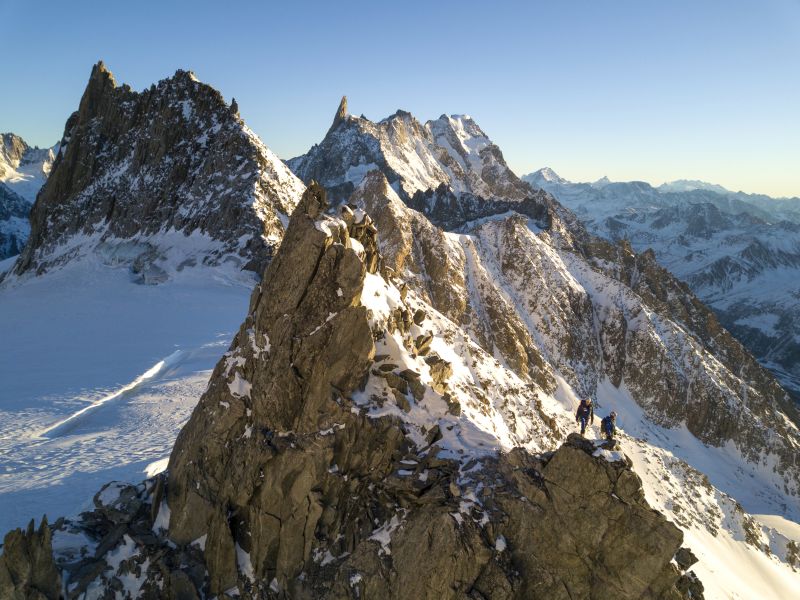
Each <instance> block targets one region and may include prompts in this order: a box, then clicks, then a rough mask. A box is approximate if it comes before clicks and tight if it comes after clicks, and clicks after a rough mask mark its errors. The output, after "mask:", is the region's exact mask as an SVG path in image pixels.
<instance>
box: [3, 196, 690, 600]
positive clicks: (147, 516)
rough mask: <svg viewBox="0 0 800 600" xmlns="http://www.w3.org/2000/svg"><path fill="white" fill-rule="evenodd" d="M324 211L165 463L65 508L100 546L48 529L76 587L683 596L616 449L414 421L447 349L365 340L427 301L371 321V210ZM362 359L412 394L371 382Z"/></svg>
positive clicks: (299, 235) (276, 268) (417, 322)
mask: <svg viewBox="0 0 800 600" xmlns="http://www.w3.org/2000/svg"><path fill="white" fill-rule="evenodd" d="M327 208H328V206H327V201H326V198H325V193H324V191H323V190H322V189H321V188H320V187H319V186H317V185H316V184H312V185H310V186H309V188H308V190H307V191H306V193H305V194H304V196H303V198H302V200H301V202H300V203H299V205H298V207H297V209H296V210H295V212H294V214H293V216H292V219H291V221H290V223H289V226H288V228H287V231H286V235H285V238H284V241H283V244H282V246H281V249H280V251H279V252H278V254H277V255H276V257H275V258H274V260H273V261H272V262H271V264H270V265H269V267H268V269H267V271H266V273H265V275H264V278H263V280H262V283H261V284H260V285H259V286H258V288H257V289H256V290H255V292H254V293H253V297H252V301H251V305H250V310H249V314H248V316H247V319H246V320H245V322H244V323H243V325H242V327H241V329H240V330H239V333H238V334H237V336H236V338H235V339H234V342H233V343H232V345H231V348H230V350H229V351H228V353H226V355H225V356H224V357H223V358H222V360H221V361H220V362H219V364H218V365H217V367H216V368H215V370H214V373H213V375H212V378H211V382H210V384H209V387H208V390H207V392H206V393H205V394H204V395H203V397H202V398H201V400H200V402H199V403H198V405H197V407H196V409H195V410H194V412H193V414H192V417H191V419H190V421H189V422H188V424H187V425H186V426H185V427H184V429H183V430H182V432H181V434H180V435H179V438H178V441H177V442H176V445H175V448H174V450H173V452H172V455H171V457H170V462H169V468H168V475H166V476H159V477H157V478H156V479H154V480H150V481H148V482H145V483H144V484H142V485H140V486H130V485H124V484H114V485H111V486H107V487H106V488H104V489H103V490H101V492H100V493H98V495H97V496H96V497H95V502H94V504H95V509H94V510H92V511H90V512H87V513H84V514H83V515H82V516H81V518H80V519H79V520H77V521H74V522H61V523H59V525H58V527H57V534H56V535H60V536H63V535H65V534H69V535H70V536H72V538H71V539H74V538H75V537H76V536H79V535H80V536H85V537H86V538H88V539H89V540H90V541H91V545H92V546H93V547H94V548H95V551H94V553H93V555H90V554H89V553H88V552H87V551H85V550H84V551H81V549H80V547H76V548H73V549H72V550H71V551H69V552H67V551H66V550H64V548H65V546H66V545H65V544H64V543H60V544H59V548H60V550H59V552H57V559H58V564H59V568H60V569H63V571H64V577H65V580H66V588H67V589H68V590H70V592H69V597H71V598H72V597H79V596H80V595H81V594H82V593H83V592H84V591H86V590H88V589H92V590H94V592H100V593H108V592H109V591H110V590H119V591H121V592H122V593H123V594H125V593H130V594H131V595H132V596H138V597H143V598H155V597H159V598H199V597H209V596H214V595H216V596H218V597H224V596H225V595H227V596H231V595H239V596H240V597H243V598H272V597H274V598H279V597H286V598H398V599H400V598H431V599H433V598H436V599H439V598H464V597H469V598H496V599H505V598H508V599H510V598H543V599H544V598H547V599H552V598H564V599H565V600H566V599H568V598H576V597H592V598H593V597H606V596H613V597H615V598H672V599H678V598H682V597H687V596H686V595H685V594H682V593H681V592H680V591H679V588H680V586H682V585H683V587H684V588H686V589H688V587H687V586H686V585H684V584H685V583H686V577H685V576H682V574H681V571H679V569H678V568H677V567H675V566H674V565H673V564H672V558H673V556H674V555H675V553H676V552H677V551H678V550H679V549H680V547H681V541H682V534H681V532H680V531H679V530H678V529H677V528H676V527H675V526H674V525H672V524H671V523H669V522H668V521H667V520H666V519H665V518H664V517H663V516H662V515H661V514H659V513H657V512H655V511H653V510H651V509H650V508H649V507H648V506H647V504H646V502H645V501H644V495H643V492H642V489H641V482H640V480H639V479H638V477H637V476H636V475H635V474H634V473H633V472H632V471H631V468H630V463H629V462H628V461H627V459H625V457H624V456H623V455H622V454H621V453H619V452H616V451H615V450H614V449H613V448H611V449H603V448H598V447H597V446H596V445H595V444H594V443H593V442H590V441H587V440H585V439H583V438H582V437H580V436H576V435H572V436H570V437H569V438H568V439H567V441H566V443H565V444H564V445H562V446H561V447H560V448H559V449H558V450H556V451H555V452H546V453H544V454H538V455H534V454H531V453H529V452H528V451H526V450H523V449H522V448H517V449H514V450H512V451H510V452H501V451H500V445H499V443H497V441H495V446H494V447H491V446H490V447H486V448H484V449H482V450H480V451H477V450H476V451H472V452H463V450H462V451H461V453H459V452H456V451H454V449H453V447H452V446H450V445H449V444H451V443H452V442H451V440H452V438H451V437H450V431H445V430H446V429H447V430H452V429H453V428H454V426H455V425H459V427H460V428H461V429H462V430H464V431H466V427H467V426H469V425H470V424H471V423H472V421H471V419H472V418H473V417H472V416H470V414H467V415H462V416H457V415H455V416H454V415H452V414H451V416H450V417H448V418H449V419H450V420H449V421H448V420H440V421H439V423H441V425H442V428H441V429H440V427H439V425H436V426H434V427H431V428H423V429H420V427H419V426H418V425H414V418H415V417H414V414H416V413H415V412H413V411H419V410H422V409H423V408H424V406H428V407H429V408H430V407H431V406H435V405H436V402H437V401H436V400H435V397H433V396H431V395H430V394H432V393H433V392H431V391H430V390H428V389H427V386H428V384H427V383H426V381H427V375H425V377H423V374H427V373H428V370H429V372H430V376H431V383H430V385H431V386H432V387H435V388H437V389H438V391H436V390H434V391H435V392H436V394H442V393H444V394H447V393H448V392H453V393H456V391H457V390H456V388H455V387H453V388H451V387H450V386H451V385H454V384H453V383H452V382H451V379H452V378H453V371H452V365H451V364H450V363H449V362H448V361H447V360H445V359H443V358H442V357H441V356H440V355H438V354H437V353H435V352H433V351H430V349H429V348H428V346H426V342H424V341H420V342H419V343H415V344H414V345H413V347H411V348H407V349H405V350H402V351H401V352H408V353H410V354H408V355H409V356H414V355H417V354H420V355H422V357H423V359H421V360H422V362H421V363H419V364H423V363H424V364H425V371H424V372H423V373H420V372H416V371H415V370H414V369H416V368H418V367H416V366H415V365H416V364H418V363H415V362H413V361H410V360H409V361H406V364H408V365H410V367H409V368H407V369H405V370H400V368H399V367H398V366H397V365H389V364H388V363H387V356H381V357H378V356H376V355H375V353H376V348H377V347H380V348H382V349H383V348H386V347H388V346H387V344H390V342H388V341H387V340H389V339H390V338H391V339H394V340H399V339H400V338H399V337H396V336H397V335H400V334H402V335H404V336H411V338H413V333H414V329H413V328H414V327H421V326H423V325H425V324H426V323H427V322H428V321H429V320H430V319H432V318H433V316H432V315H430V314H428V313H426V312H425V311H424V310H419V309H418V310H415V311H411V310H406V309H404V308H401V307H398V308H397V309H396V310H395V311H394V312H392V314H393V315H394V314H395V313H397V312H398V311H399V313H398V314H399V316H398V317H397V318H395V317H392V318H391V319H390V323H389V322H387V323H386V324H385V325H384V324H383V322H382V321H376V320H375V318H374V311H375V310H377V306H378V305H379V304H380V302H382V300H381V299H380V298H378V299H377V300H376V299H375V295H378V296H379V295H380V294H382V293H384V292H381V291H380V290H381V289H385V290H387V291H386V292H385V293H387V294H390V295H392V294H397V295H396V296H393V297H396V298H400V302H401V306H408V305H407V304H405V302H406V301H405V300H403V299H402V295H401V293H400V292H397V290H396V288H394V284H392V283H391V282H390V281H386V280H385V279H383V278H382V277H381V276H380V275H378V272H379V271H380V269H379V268H376V269H375V270H372V269H369V268H368V266H369V265H370V264H375V265H376V266H377V267H379V266H380V264H381V261H380V260H377V261H375V260H373V259H371V258H370V256H371V255H370V250H369V248H370V247H371V243H370V240H373V239H374V238H373V234H372V233H371V232H372V229H370V228H369V227H368V225H369V222H368V221H367V220H366V219H365V218H363V217H361V215H354V218H353V219H352V223H349V222H348V221H350V220H351V219H349V218H346V219H342V218H336V217H331V216H328V215H327V214H326V210H327ZM375 245H376V246H377V245H378V244H377V241H376V244H375ZM371 271H373V272H371ZM386 276H388V277H389V279H391V275H390V274H387V275H386ZM371 278H378V279H379V280H380V281H382V282H383V283H382V284H381V283H380V282H379V281H376V280H375V279H371ZM368 286H369V287H368ZM381 286H384V288H382V287H381ZM391 290H394V291H391ZM376 302H377V303H378V304H374V303H376ZM371 306H374V307H373V308H370V307H371ZM404 311H405V312H408V316H407V318H406V316H405V312H404ZM400 313H402V314H400ZM437 318H438V317H437ZM384 326H385V327H389V329H384V328H383V327H384ZM397 332H399V333H397ZM391 343H393V342H391ZM429 343H430V342H427V344H429ZM402 356H404V355H403V354H398V355H397V356H396V357H395V360H398V359H400V358H402ZM476 359H477V357H475V359H473V364H474V365H477V364H478V363H477V362H476ZM376 365H377V369H376V368H375V366H376ZM373 370H376V371H379V372H380V373H381V374H380V375H377V376H378V377H379V378H386V381H389V380H390V379H391V381H392V382H394V383H393V384H391V385H394V386H396V387H395V389H397V391H398V393H399V394H401V395H404V397H405V401H406V403H407V404H408V407H407V408H406V409H401V410H407V411H412V406H413V411H412V412H408V413H401V414H406V416H405V417H398V416H397V413H393V412H391V411H389V412H387V411H386V410H385V409H386V408H387V406H388V404H389V403H391V402H394V401H392V400H382V399H379V398H377V397H369V396H367V397H365V396H364V393H363V391H362V388H364V386H365V385H366V384H365V382H366V381H367V378H368V377H372V376H375V375H373V374H371V371H373ZM486 385H487V386H488V383H487V384H486ZM418 388H419V389H418ZM370 389H371V388H370ZM403 390H405V391H403ZM458 393H460V392H458ZM396 404H397V406H400V402H399V401H398V402H397V403H396ZM484 439H485V440H487V441H488V440H489V439H490V438H484ZM482 444H483V443H482ZM476 448H477V447H476ZM65 539H66V538H65ZM89 545H90V544H88V543H87V544H86V545H85V547H89ZM78 546H80V545H78ZM554 549H558V551H554ZM50 575H52V573H50ZM47 581H48V582H50V583H53V582H54V581H56V580H55V579H53V577H52V576H50V577H49V579H48V580H47ZM14 585H18V584H17V580H15V583H14ZM14 589H15V590H16V589H17V588H14ZM23 597H24V596H23Z"/></svg>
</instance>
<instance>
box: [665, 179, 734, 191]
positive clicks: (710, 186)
mask: <svg viewBox="0 0 800 600" xmlns="http://www.w3.org/2000/svg"><path fill="white" fill-rule="evenodd" d="M657 189H658V190H659V191H660V192H678V193H680V192H691V191H692V190H705V191H708V192H717V193H719V194H730V193H731V191H730V190H728V189H726V188H724V187H722V186H721V185H717V184H715V183H708V182H706V181H699V180H697V179H676V180H675V181H668V182H666V183H662V184H661V185H660V186H658V188H657Z"/></svg>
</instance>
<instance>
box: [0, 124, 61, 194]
mask: <svg viewBox="0 0 800 600" xmlns="http://www.w3.org/2000/svg"><path fill="white" fill-rule="evenodd" d="M57 153H58V144H55V145H54V146H52V147H50V148H39V147H38V146H33V147H32V146H30V145H28V143H27V142H25V140H23V139H22V138H21V137H20V136H18V135H16V134H14V133H2V134H0V182H2V183H5V184H6V185H7V186H8V187H9V188H10V189H12V190H13V191H14V192H15V193H17V194H19V195H20V196H22V197H23V198H25V200H27V201H28V202H29V203H33V201H34V200H35V199H36V194H37V193H38V192H39V189H40V188H41V187H42V184H44V181H45V180H46V179H47V176H48V175H49V174H50V169H51V167H52V166H53V161H54V160H55V157H56V154H57Z"/></svg>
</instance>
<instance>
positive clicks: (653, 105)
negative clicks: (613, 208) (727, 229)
mask: <svg viewBox="0 0 800 600" xmlns="http://www.w3.org/2000/svg"><path fill="white" fill-rule="evenodd" d="M311 5H314V6H311ZM0 9H2V14H3V15H4V21H5V22H6V23H7V24H8V34H7V36H6V37H7V47H10V48H19V49H20V52H19V53H18V56H16V57H15V60H14V61H9V62H8V63H7V64H6V69H5V70H6V74H5V75H4V77H3V84H4V86H5V89H6V90H9V91H10V92H11V93H8V92H7V93H6V94H3V95H2V97H0V131H4V132H5V131H10V132H14V133H16V134H18V135H20V136H21V137H23V138H24V139H25V140H26V141H28V142H29V143H31V144H33V145H39V146H49V145H51V144H53V143H55V142H56V141H58V139H60V137H61V134H62V132H63V126H64V122H65V121H66V119H67V117H68V116H69V114H70V113H71V112H72V111H74V110H75V109H76V108H77V105H78V101H79V99H80V96H81V93H82V91H83V88H84V86H85V84H86V81H87V78H88V76H89V72H90V70H91V66H92V65H93V64H94V63H96V62H97V61H98V60H101V59H102V60H103V61H104V62H105V63H106V65H107V66H108V68H109V69H110V70H111V71H112V72H113V73H114V75H115V77H116V79H117V81H118V82H119V83H128V84H130V85H131V87H133V88H134V89H137V90H141V89H144V88H147V87H149V86H150V84H152V83H155V82H156V81H158V80H160V79H163V78H165V77H169V76H171V75H172V74H173V73H174V71H175V70H176V69H178V68H183V69H187V70H192V71H194V72H195V73H196V74H197V76H198V78H199V79H200V80H202V81H204V82H206V83H208V84H210V85H212V86H213V87H215V88H217V89H219V90H220V92H222V94H223V95H224V96H225V98H226V99H227V100H228V101H230V99H231V98H232V97H235V98H236V100H237V102H238V104H239V108H240V113H241V115H242V117H243V118H244V120H245V122H246V123H247V124H248V125H249V126H250V128H251V129H253V131H255V132H256V133H257V134H258V135H259V136H260V137H261V139H262V140H263V141H264V142H265V143H266V144H267V145H268V146H269V147H270V148H272V149H273V151H275V152H276V153H277V154H278V155H279V156H280V157H281V158H284V159H286V158H291V157H293V156H297V155H299V154H303V153H304V152H306V151H307V150H308V148H310V147H311V146H312V145H313V144H315V143H317V142H319V141H320V140H321V139H322V137H323V136H324V134H325V131H327V129H328V127H329V125H330V122H331V120H332V118H333V115H334V113H335V110H336V107H337V105H338V102H339V99H340V97H341V96H342V95H347V96H348V99H349V105H350V112H351V113H353V114H362V113H364V114H365V115H366V116H367V117H368V118H370V119H373V120H380V119H382V118H384V117H386V116H388V115H390V114H392V113H393V112H395V111H396V110H397V109H398V108H402V109H404V110H408V111H409V112H411V113H413V114H414V115H415V116H416V117H417V118H419V119H420V120H421V121H423V122H424V121H426V120H428V119H432V118H437V117H438V116H439V115H441V114H443V113H445V114H454V113H455V114H470V115H471V116H472V117H473V118H474V119H475V120H476V122H477V123H478V124H479V125H480V126H481V128H482V129H483V130H484V131H485V132H486V133H487V135H488V136H489V137H490V138H491V139H492V140H493V141H494V142H495V143H496V144H497V145H498V146H499V147H500V148H501V150H502V151H503V153H504V156H505V158H506V160H507V162H508V163H509V166H510V167H511V168H512V169H513V170H514V172H515V173H517V174H518V175H524V174H527V173H530V172H532V171H535V170H537V169H539V168H541V167H544V166H548V167H550V168H552V169H553V170H554V171H555V172H556V173H558V174H559V175H561V176H562V177H564V178H566V179H569V180H571V181H595V180H597V179H600V178H601V177H603V176H607V177H609V179H611V180H613V181H630V180H639V181H647V182H648V183H651V184H653V185H660V184H661V183H664V182H668V181H673V180H677V179H689V180H702V181H706V182H709V183H714V184H718V185H721V186H723V187H725V188H727V189H729V190H731V191H740V190H741V191H745V192H748V193H760V194H768V195H771V196H775V197H792V196H800V169H798V167H797V165H798V163H800V119H798V117H797V106H800V75H798V74H797V69H796V64H797V59H798V58H800V2H797V1H796V0H770V1H768V2H764V3H761V4H760V5H759V6H758V7H756V8H754V7H753V5H752V4H750V3H746V2H722V1H710V2H706V3H702V6H700V5H696V4H695V3H691V2H688V1H682V2H676V3H672V4H671V5H670V6H662V5H660V4H650V3H641V2H632V1H628V0H623V1H620V2H615V3H614V4H613V6H598V5H596V4H594V3H589V2H578V1H571V2H565V3H559V5H558V6H552V5H549V4H545V3H516V2H499V3H496V4H495V5H493V6H492V7H491V8H487V7H486V6H485V5H483V4H481V3H475V2H459V3H449V2H444V3H438V4H437V5H436V6H428V5H427V4H424V3H414V2H408V3H404V4H403V5H402V6H400V7H393V6H389V5H381V6H374V5H372V4H370V3H361V2H349V3H346V4H341V3H340V4H337V5H329V4H326V3H306V4H305V5H304V6H285V5H279V6H266V5H264V4H263V3H249V2H248V3H235V4H234V5H231V7H230V8H226V9H225V10H220V9H219V8H218V5H216V4H214V3H204V2H196V3H191V4H190V3H182V2H174V3H170V4H169V5H160V4H158V3H148V2H143V3H139V4H137V5H136V6H122V5H120V6H116V5H115V6H108V7H105V6H103V7H97V6H92V5H91V3H78V4H77V5H72V4H70V5H66V4H65V5H62V4H58V3H53V4H52V5H48V6H47V7H45V8H44V9H43V8H42V6H41V5H35V6H34V5H30V4H27V3H23V2H19V1H9V0H0ZM117 23H124V24H125V31H126V32H134V33H124V34H122V33H120V30H119V29H118V28H117V27H115V25H114V24H117Z"/></svg>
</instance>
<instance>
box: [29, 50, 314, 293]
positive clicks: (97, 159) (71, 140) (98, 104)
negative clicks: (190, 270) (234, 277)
mask: <svg viewBox="0 0 800 600" xmlns="http://www.w3.org/2000/svg"><path fill="white" fill-rule="evenodd" d="M303 189H304V186H303V184H302V182H300V181H299V180H298V179H297V178H296V177H295V176H294V175H293V174H292V173H291V171H289V169H288V168H287V167H286V166H285V165H284V164H283V162H282V161H280V160H279V159H278V157H277V156H275V155H274V154H273V153H272V152H271V151H270V150H269V149H268V148H266V146H264V144H263V143H262V142H261V141H260V140H259V139H258V137H257V136H256V135H255V134H254V133H253V132H252V131H251V130H250V129H248V128H247V127H246V126H245V124H244V123H243V122H242V120H241V118H240V117H239V114H238V108H237V107H236V106H235V103H233V104H230V105H229V104H228V103H227V102H226V101H225V100H224V98H223V97H222V95H221V94H220V93H219V92H218V91H217V90H215V89H214V88H212V87H211V86H209V85H207V84H204V83H201V82H199V81H198V80H197V78H196V77H195V76H194V75H193V74H192V73H190V72H189V71H183V70H179V71H177V72H176V73H175V75H173V76H172V77H169V78H167V79H163V80H161V81H159V82H158V83H157V84H155V85H152V86H150V88H148V89H145V90H143V91H141V92H135V91H133V90H131V88H130V87H129V86H128V85H121V86H120V85H117V83H116V81H115V79H114V76H113V74H111V72H110V71H109V70H108V69H107V68H106V67H105V65H104V64H103V63H102V62H100V63H97V64H96V65H94V67H93V68H92V73H91V76H90V77H89V81H88V83H87V86H86V90H85V92H84V94H83V97H82V98H81V101H80V106H79V109H78V111H76V112H75V113H73V114H72V116H70V118H69V119H68V121H67V124H66V127H65V131H64V136H63V139H62V141H61V145H60V150H59V153H58V156H57V157H56V160H55V163H54V165H53V171H52V174H51V177H50V179H49V182H48V185H46V186H45V187H44V188H43V190H42V193H41V194H40V196H39V199H38V201H37V202H36V204H35V206H34V207H33V210H32V212H31V224H32V231H31V238H30V240H29V243H28V245H27V246H26V248H25V250H24V251H23V253H22V255H21V257H20V259H19V261H18V262H17V264H16V265H15V267H14V272H15V273H16V274H18V275H20V274H22V273H26V272H30V271H32V270H36V271H37V272H41V271H42V270H45V269H48V268H51V267H52V266H54V265H57V264H63V263H64V262H66V261H70V260H73V259H75V258H76V257H79V256H81V255H85V254H86V253H87V252H92V251H100V252H101V253H102V254H103V256H105V257H106V259H107V260H108V261H110V262H112V263H114V264H119V263H122V264H131V265H133V269H134V271H135V272H136V273H137V275H139V276H141V278H143V280H144V281H147V282H157V281H160V280H163V279H164V278H165V277H167V276H168V275H167V273H169V272H170V271H171V270H175V269H181V268H184V267H185V266H189V265H196V264H207V263H210V264H215V263H219V262H221V261H223V260H224V261H233V262H235V263H236V264H238V265H239V266H240V267H242V268H248V269H251V270H254V271H257V272H260V271H261V269H262V268H263V266H264V264H265V262H266V261H268V259H269V257H270V256H271V254H272V253H273V252H274V250H275V248H276V247H277V244H278V243H279V241H280V239H281V237H282V232H283V227H284V224H283V223H284V222H285V220H286V219H287V216H286V215H287V214H288V213H289V212H291V210H292V209H293V207H294V206H295V204H296V203H297V199H298V198H299V196H300V194H301V193H302V191H303ZM170 232H172V233H170ZM172 234H177V235H172ZM182 236H183V237H185V238H187V239H186V243H183V242H181V239H182ZM189 237H191V238H192V239H193V241H192V242H189V241H188V238H189Z"/></svg>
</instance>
